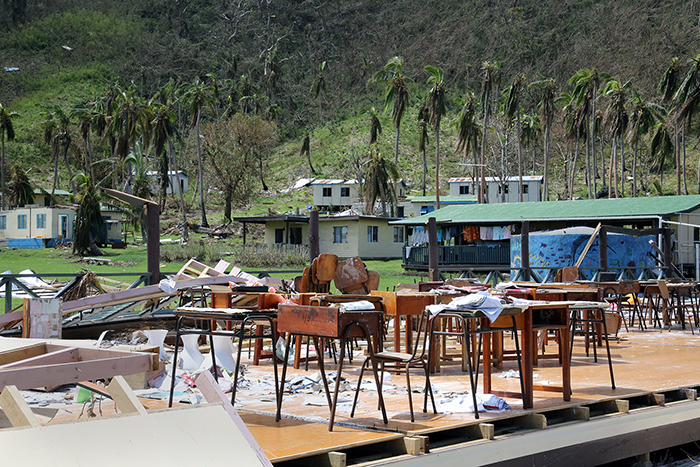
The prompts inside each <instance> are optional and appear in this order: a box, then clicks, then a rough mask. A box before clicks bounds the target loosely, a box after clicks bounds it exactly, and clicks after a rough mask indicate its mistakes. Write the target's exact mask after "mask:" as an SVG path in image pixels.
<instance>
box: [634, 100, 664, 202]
mask: <svg viewBox="0 0 700 467" xmlns="http://www.w3.org/2000/svg"><path fill="white" fill-rule="evenodd" d="M631 92H632V97H631V98H630V100H629V103H630V112H629V130H628V133H627V138H628V141H629V143H630V145H631V146H632V196H633V197H636V196H637V162H638V154H639V141H640V139H641V137H642V136H644V135H646V134H648V133H649V132H650V131H651V130H652V128H654V125H655V123H656V122H657V121H660V120H663V116H664V115H665V113H666V109H664V108H663V107H662V106H661V105H659V104H655V103H653V102H647V101H645V100H644V99H642V97H641V96H640V95H639V93H638V92H637V90H636V89H635V88H634V87H633V88H632V89H631Z"/></svg>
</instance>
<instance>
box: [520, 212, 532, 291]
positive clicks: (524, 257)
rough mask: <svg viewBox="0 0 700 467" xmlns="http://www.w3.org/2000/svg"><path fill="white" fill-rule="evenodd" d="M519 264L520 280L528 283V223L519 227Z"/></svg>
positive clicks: (524, 222) (525, 222)
mask: <svg viewBox="0 0 700 467" xmlns="http://www.w3.org/2000/svg"><path fill="white" fill-rule="evenodd" d="M520 263H521V267H522V268H523V269H522V271H523V272H522V276H521V277H522V280H524V281H529V280H530V278H531V276H530V221H523V223H522V225H521V227H520Z"/></svg>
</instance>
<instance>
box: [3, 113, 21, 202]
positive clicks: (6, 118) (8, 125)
mask: <svg viewBox="0 0 700 467" xmlns="http://www.w3.org/2000/svg"><path fill="white" fill-rule="evenodd" d="M16 116H17V112H8V111H7V109H5V108H4V107H3V106H2V104H0V143H2V146H1V149H2V150H1V151H0V154H1V156H2V158H0V196H1V197H2V210H3V211H4V210H5V136H7V140H8V141H12V140H14V139H15V129H14V126H13V125H12V119H13V118H15V117H16Z"/></svg>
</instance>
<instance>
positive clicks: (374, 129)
mask: <svg viewBox="0 0 700 467" xmlns="http://www.w3.org/2000/svg"><path fill="white" fill-rule="evenodd" d="M367 113H368V114H369V116H370V121H371V122H372V123H371V125H370V128H369V145H370V146H371V145H373V144H376V143H377V138H378V137H379V135H381V134H382V122H380V121H379V116H378V115H377V111H376V110H375V109H374V107H372V108H371V109H370V110H369V111H368V112H367ZM394 163H396V162H394Z"/></svg>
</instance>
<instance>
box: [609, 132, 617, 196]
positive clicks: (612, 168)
mask: <svg viewBox="0 0 700 467" xmlns="http://www.w3.org/2000/svg"><path fill="white" fill-rule="evenodd" d="M616 158H617V136H613V140H612V148H611V152H610V174H609V177H610V178H609V181H608V186H609V188H608V198H613V195H612V190H613V187H614V189H615V198H617V174H616V173H615V159H616ZM613 177H615V180H614V182H613Z"/></svg>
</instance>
